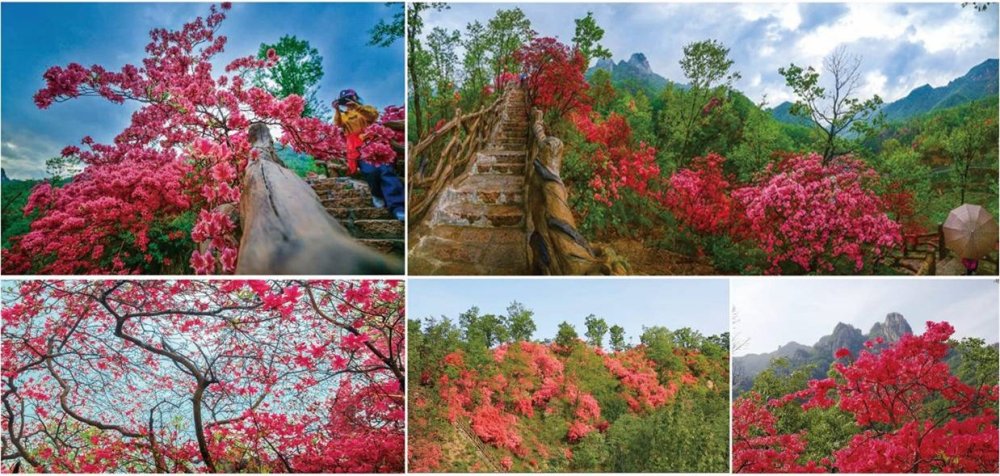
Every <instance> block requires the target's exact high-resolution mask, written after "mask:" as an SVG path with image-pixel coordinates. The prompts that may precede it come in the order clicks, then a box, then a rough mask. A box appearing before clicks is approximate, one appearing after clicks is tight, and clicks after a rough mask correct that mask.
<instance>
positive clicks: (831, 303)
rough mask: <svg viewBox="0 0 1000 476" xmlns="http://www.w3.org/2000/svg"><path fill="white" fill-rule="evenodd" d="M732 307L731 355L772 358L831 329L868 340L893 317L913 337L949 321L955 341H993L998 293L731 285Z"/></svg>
mask: <svg viewBox="0 0 1000 476" xmlns="http://www.w3.org/2000/svg"><path fill="white" fill-rule="evenodd" d="M732 305H733V307H734V308H735V309H736V313H737V314H738V316H739V322H738V325H737V326H736V328H735V329H734V330H733V335H734V338H733V342H734V345H735V343H736V342H740V341H741V340H743V339H747V344H746V345H745V346H743V348H741V349H738V350H737V351H735V352H734V353H733V355H737V356H738V355H746V354H756V353H761V352H772V351H774V350H776V349H777V348H778V347H779V346H781V345H784V344H787V343H788V342H789V341H795V342H798V343H800V344H805V345H812V344H814V343H816V341H817V340H819V338H820V337H822V336H824V335H827V334H829V333H831V332H833V328H834V327H835V326H836V325H837V323H838V322H843V323H846V324H850V325H852V326H854V327H857V328H859V329H861V331H862V332H868V331H869V330H870V329H871V328H872V325H873V324H875V323H876V322H881V321H883V320H885V316H886V314H888V313H890V312H898V313H900V314H902V315H903V317H905V318H906V321H907V322H909V323H910V327H912V328H913V332H915V333H918V334H920V333H923V332H924V330H926V328H927V326H926V323H927V321H948V322H949V323H951V325H952V326H954V327H955V335H954V337H955V338H962V337H978V338H981V339H984V340H986V342H989V343H993V342H997V340H998V339H1000V320H998V319H997V316H1000V286H998V284H997V282H996V281H995V280H993V279H968V278H965V279H930V278H921V279H905V278H904V279H877V278H876V279H825V278H808V279H782V278H754V279H736V280H733V284H732Z"/></svg>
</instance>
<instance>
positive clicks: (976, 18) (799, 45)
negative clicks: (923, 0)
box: [425, 3, 1000, 106]
mask: <svg viewBox="0 0 1000 476" xmlns="http://www.w3.org/2000/svg"><path fill="white" fill-rule="evenodd" d="M518 5H519V6H520V7H521V9H522V10H523V11H524V12H525V14H526V15H527V16H528V17H529V18H530V19H531V23H532V25H533V27H534V29H535V31H537V32H538V33H539V34H540V35H543V36H554V37H557V38H559V39H560V40H561V41H563V42H565V43H569V42H570V41H572V38H573V29H574V23H573V19H575V18H581V17H583V16H585V15H586V14H587V11H588V10H589V11H593V12H594V16H595V18H596V19H597V23H598V24H599V25H600V26H601V27H602V28H604V30H605V37H604V41H603V44H604V45H605V46H606V47H607V48H609V49H610V50H611V52H612V54H613V55H614V58H613V59H614V60H615V61H616V62H617V61H621V60H627V59H628V58H629V56H631V55H632V53H635V52H642V53H645V54H646V57H647V58H648V59H649V63H650V66H651V67H652V69H653V71H654V72H656V73H659V74H660V75H662V76H664V77H666V78H667V79H671V80H675V81H680V82H683V77H684V76H683V73H682V71H681V69H680V66H679V64H678V61H680V59H681V57H682V56H683V51H682V47H683V46H684V45H685V44H688V43H691V42H694V41H700V40H704V39H709V38H712V39H716V40H719V41H721V42H722V43H724V44H725V45H726V46H728V47H729V48H730V49H731V51H730V56H731V58H732V59H733V60H735V63H736V64H735V69H736V70H737V71H739V72H740V73H741V74H742V76H743V79H742V80H740V82H739V83H737V85H736V86H737V88H738V89H740V90H742V91H743V92H745V93H746V94H747V95H748V96H749V97H750V98H751V99H753V100H754V101H760V100H761V99H762V98H763V97H764V95H765V94H766V95H767V101H768V103H769V104H770V105H772V106H773V105H777V104H779V103H781V102H782V101H785V100H788V99H791V98H792V96H791V94H790V92H789V91H788V90H787V88H786V87H785V85H784V79H783V78H782V77H781V76H779V75H778V68H780V67H782V66H787V65H788V63H791V62H794V63H796V64H799V65H813V66H815V67H817V68H819V67H820V65H821V64H822V59H823V57H824V56H826V55H827V54H829V53H830V52H831V51H833V50H834V49H835V48H836V47H838V46H840V45H843V46H845V47H846V48H847V49H848V51H850V52H852V53H853V54H856V55H860V56H861V57H862V60H863V62H862V70H863V73H862V74H863V77H864V82H865V85H864V91H863V92H864V93H865V94H879V95H880V96H882V98H883V99H885V100H887V101H892V100H895V99H899V98H901V97H903V96H905V95H906V94H907V93H909V92H910V91H911V90H913V89H915V88H917V87H919V86H922V85H924V84H931V85H932V86H942V85H945V84H947V83H948V81H950V80H951V79H954V78H956V77H959V76H961V75H963V74H965V73H966V72H968V70H969V69H971V68H972V67H973V66H976V65H977V64H979V63H982V62H983V61H984V60H986V59H988V58H995V57H997V50H998V48H1000V46H998V40H997V38H998V35H997V12H998V9H997V8H996V6H993V7H991V8H990V9H989V10H988V11H986V12H981V13H980V12H976V11H975V10H974V9H972V8H971V7H970V8H962V7H961V6H960V5H959V4H958V3H950V4H906V3H900V4H892V3H889V4H885V3H883V4H863V3H841V4H817V3H802V4H787V3H785V4H779V3H740V4H726V3H720V4H704V3H703V4H691V3H680V4H678V3H675V4H652V5H650V4H601V3H598V4H572V3H570V4H518ZM503 7H504V5H503V4H453V5H452V7H451V9H450V10H444V11H442V12H439V13H437V12H432V13H428V14H427V22H426V23H427V25H428V26H427V28H426V29H425V32H428V31H430V29H431V28H433V27H435V26H440V27H443V28H447V29H464V27H465V25H466V24H467V23H469V22H471V21H473V20H479V21H480V22H482V23H484V24H485V23H486V21H488V20H489V18H491V17H492V16H493V14H494V13H495V12H496V10H497V9H498V8H503Z"/></svg>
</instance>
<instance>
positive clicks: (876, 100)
mask: <svg viewBox="0 0 1000 476" xmlns="http://www.w3.org/2000/svg"><path fill="white" fill-rule="evenodd" d="M860 68H861V58H860V57H859V56H853V55H851V54H849V53H848V52H847V49H846V48H845V47H843V46H841V47H838V48H837V49H836V50H834V51H833V53H831V54H830V55H828V56H827V57H826V58H824V59H823V72H824V73H825V74H826V75H827V76H829V80H828V83H829V84H830V86H829V89H827V88H825V87H823V86H822V85H821V84H820V75H819V73H818V72H817V71H816V70H815V69H813V67H812V66H810V67H808V68H805V69H803V68H802V67H801V66H796V65H795V64H794V63H792V64H791V65H789V66H788V67H787V68H780V69H778V73H779V74H781V75H782V76H784V77H785V83H786V84H787V85H788V87H790V88H792V92H794V93H795V96H796V97H797V98H798V99H797V100H796V102H795V104H794V105H792V108H791V113H792V114H794V115H797V116H801V117H804V118H806V119H808V120H809V121H811V122H812V124H813V130H814V131H815V132H816V133H817V136H818V138H817V147H818V149H819V151H820V152H821V153H822V154H823V160H824V163H828V162H829V161H830V160H831V159H832V158H834V157H836V156H838V155H843V154H845V153H848V152H851V151H853V150H855V149H856V148H857V145H858V144H859V141H857V140H845V139H844V135H845V133H847V132H849V131H853V132H856V133H859V134H860V133H868V132H870V130H871V128H872V127H873V126H877V125H878V124H879V123H880V122H881V119H880V115H879V114H878V113H877V112H878V109H879V107H880V106H881V105H882V98H880V97H879V96H878V95H875V96H872V97H870V98H867V99H861V98H859V97H858V94H859V91H858V90H859V89H860V87H861V79H862V78H861V69H860Z"/></svg>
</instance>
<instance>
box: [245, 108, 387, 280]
mask: <svg viewBox="0 0 1000 476" xmlns="http://www.w3.org/2000/svg"><path fill="white" fill-rule="evenodd" d="M249 140H250V143H251V145H252V147H253V149H254V150H255V151H256V152H257V153H256V158H255V159H253V160H252V161H251V162H250V164H248V165H247V168H246V171H245V172H244V173H243V188H242V189H241V192H242V194H241V196H240V206H239V222H240V227H241V231H242V236H241V238H240V252H239V257H238V261H237V265H236V273H237V274H259V275H276V274H298V275H329V274H402V273H403V264H402V261H401V260H399V259H398V258H394V257H390V256H386V255H382V254H381V253H378V252H376V251H374V250H372V249H370V248H367V247H365V246H364V245H362V244H360V243H358V242H357V241H356V240H354V238H352V237H351V236H350V234H349V233H348V232H347V230H346V229H345V228H344V227H343V225H341V224H340V223H339V222H337V220H336V219H334V218H333V217H331V216H330V214H329V213H327V211H326V209H325V208H324V207H323V204H322V203H321V202H320V200H319V197H317V196H316V192H315V191H313V189H312V187H310V186H309V184H307V183H306V182H305V181H304V180H302V178H300V177H299V176H298V175H296V174H295V173H294V172H292V171H291V170H288V169H287V168H285V167H284V165H283V164H282V163H281V161H280V160H279V159H278V155H277V153H276V152H275V150H274V140H273V139H272V138H271V132H270V131H269V130H268V128H267V126H266V125H264V124H254V125H252V126H250V131H249Z"/></svg>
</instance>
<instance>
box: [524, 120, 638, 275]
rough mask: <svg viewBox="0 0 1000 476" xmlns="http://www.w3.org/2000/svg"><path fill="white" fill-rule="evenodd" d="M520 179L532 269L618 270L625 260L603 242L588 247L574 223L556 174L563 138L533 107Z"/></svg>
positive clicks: (581, 272) (557, 272) (613, 272)
mask: <svg viewBox="0 0 1000 476" xmlns="http://www.w3.org/2000/svg"><path fill="white" fill-rule="evenodd" d="M528 134H529V139H528V142H529V146H528V164H527V165H528V168H527V176H526V180H525V187H526V190H525V213H526V217H525V218H526V219H525V221H526V230H525V231H526V236H527V247H528V265H529V267H530V268H529V269H530V271H531V272H532V273H533V274H543V275H623V274H627V269H626V268H625V266H624V265H623V264H622V263H621V262H620V261H619V260H617V259H616V258H615V257H614V253H613V252H611V250H608V249H606V248H597V249H595V247H593V246H592V245H591V244H590V243H589V242H588V241H587V239H586V238H584V237H583V235H581V234H580V232H579V231H578V230H577V229H576V219H575V218H573V212H572V210H570V207H569V203H568V202H567V195H568V194H567V190H566V186H565V185H563V182H562V179H561V178H560V177H559V173H560V169H561V168H562V159H563V143H562V141H561V140H559V138H557V137H552V136H549V135H547V134H546V132H545V122H544V121H543V119H542V112H541V111H539V110H537V109H535V110H533V111H532V123H531V127H530V128H529V129H528Z"/></svg>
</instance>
